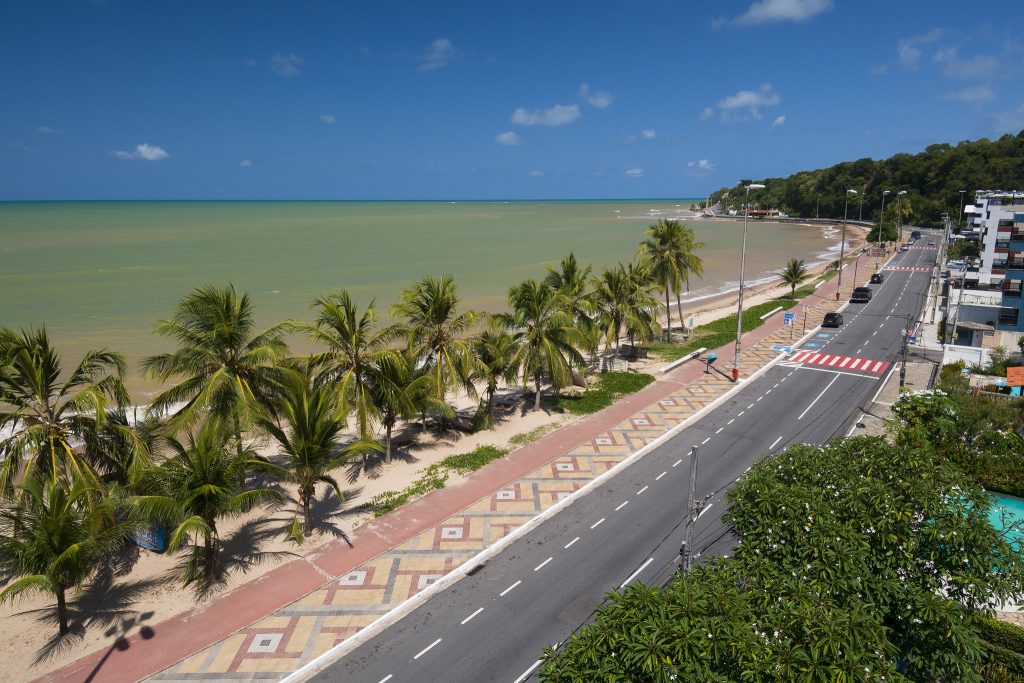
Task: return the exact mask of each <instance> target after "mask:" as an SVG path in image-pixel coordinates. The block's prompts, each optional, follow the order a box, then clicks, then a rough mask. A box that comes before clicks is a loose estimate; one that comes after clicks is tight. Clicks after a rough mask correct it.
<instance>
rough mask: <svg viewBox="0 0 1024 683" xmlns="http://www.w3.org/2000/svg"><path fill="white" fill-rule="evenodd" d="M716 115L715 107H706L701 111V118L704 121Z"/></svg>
mask: <svg viewBox="0 0 1024 683" xmlns="http://www.w3.org/2000/svg"><path fill="white" fill-rule="evenodd" d="M714 115H715V110H714V109H712V108H711V107H704V111H702V112H701V113H700V118H701V120H702V121H707V120H708V119H710V118H711V117H712V116H714Z"/></svg>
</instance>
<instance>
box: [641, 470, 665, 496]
mask: <svg viewBox="0 0 1024 683" xmlns="http://www.w3.org/2000/svg"><path fill="white" fill-rule="evenodd" d="M664 476H665V473H664V472H662V473H661V474H659V475H658V479H661V478H662V477H664ZM658 479H655V480H654V481H658ZM649 488H651V485H650V484H648V485H647V486H645V487H643V488H642V489H640V490H639V491H637V492H636V495H638V496H639V495H640V494H641V493H643V492H644V491H646V490H647V489H649Z"/></svg>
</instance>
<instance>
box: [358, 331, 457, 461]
mask: <svg viewBox="0 0 1024 683" xmlns="http://www.w3.org/2000/svg"><path fill="white" fill-rule="evenodd" d="M370 373H371V378H372V381H371V382H370V397H371V399H372V400H373V404H374V408H375V410H376V411H377V415H378V416H379V419H380V423H381V426H382V427H383V428H384V461H385V462H387V463H390V462H391V433H392V431H393V430H394V428H395V425H396V424H397V423H398V420H400V419H404V420H408V419H410V418H412V417H414V416H415V415H416V413H417V412H418V411H426V410H428V409H429V410H432V411H433V412H436V413H437V414H439V415H441V416H442V417H451V416H453V415H454V414H455V411H454V410H452V408H451V406H449V405H448V404H447V403H445V402H444V401H443V400H439V399H437V398H436V395H437V394H436V392H435V391H434V390H433V378H434V375H433V374H431V373H430V372H428V371H426V369H425V368H423V369H421V370H417V369H416V357H415V355H414V353H413V352H412V351H407V352H405V353H402V352H400V351H395V350H389V351H386V352H384V353H382V354H380V355H379V356H378V357H377V358H376V360H375V361H374V363H373V366H372V367H371V369H370Z"/></svg>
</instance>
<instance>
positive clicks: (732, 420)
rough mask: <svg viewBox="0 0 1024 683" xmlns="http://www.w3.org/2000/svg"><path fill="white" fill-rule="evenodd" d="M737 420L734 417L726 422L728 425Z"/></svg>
mask: <svg viewBox="0 0 1024 683" xmlns="http://www.w3.org/2000/svg"><path fill="white" fill-rule="evenodd" d="M735 421H736V418H735V417H734V418H733V419H731V420H729V421H728V422H726V423H725V424H727V425H731V424H732V423H733V422H735Z"/></svg>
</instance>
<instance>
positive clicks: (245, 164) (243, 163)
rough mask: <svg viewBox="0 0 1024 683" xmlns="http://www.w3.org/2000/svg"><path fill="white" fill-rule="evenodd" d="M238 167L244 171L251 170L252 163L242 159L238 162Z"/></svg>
mask: <svg viewBox="0 0 1024 683" xmlns="http://www.w3.org/2000/svg"><path fill="white" fill-rule="evenodd" d="M238 165H239V166H241V167H242V168H244V169H250V168H252V161H251V160H249V159H242V160H241V161H240V162H238Z"/></svg>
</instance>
